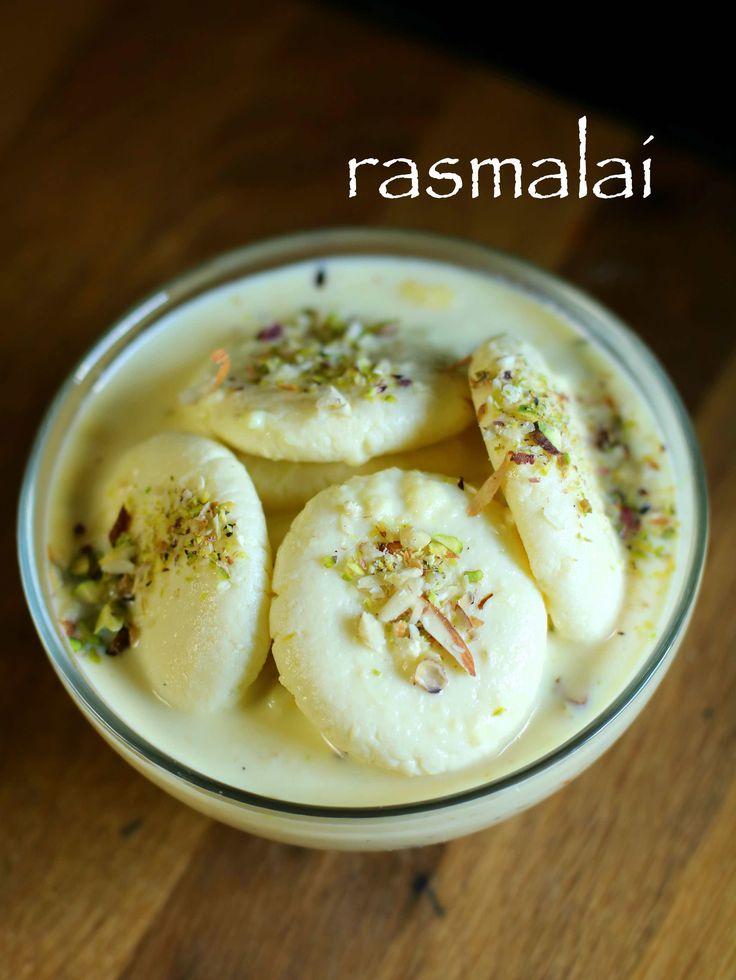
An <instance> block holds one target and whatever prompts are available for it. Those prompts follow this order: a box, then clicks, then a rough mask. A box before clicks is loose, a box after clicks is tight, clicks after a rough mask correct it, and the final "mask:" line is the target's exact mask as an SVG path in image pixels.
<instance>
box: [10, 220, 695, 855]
mask: <svg viewBox="0 0 736 980" xmlns="http://www.w3.org/2000/svg"><path fill="white" fill-rule="evenodd" d="M359 254H373V255H378V254H381V255H402V256H412V257H418V258H423V259H432V260H436V261H441V262H450V263H453V264H455V265H460V266H464V267H466V268H470V269H476V270H478V271H480V272H482V273H485V274H489V275H492V276H495V277H498V278H501V279H503V280H505V281H507V282H510V283H512V284H513V285H514V286H516V287H518V288H520V289H522V290H524V291H526V292H528V293H530V294H532V295H533V296H535V297H536V298H538V299H539V300H540V301H541V302H543V303H545V304H547V305H551V306H554V307H555V308H556V309H557V310H559V311H560V312H561V313H562V314H563V315H565V316H566V317H567V318H569V319H571V320H572V321H574V322H575V323H576V324H577V325H578V326H579V328H580V329H582V330H583V331H584V332H585V333H587V334H588V335H589V336H590V337H591V339H592V340H593V341H594V342H595V343H596V344H598V345H599V346H600V347H602V348H604V349H605V350H606V351H607V353H608V354H609V356H610V357H611V358H612V359H613V360H614V361H615V362H616V364H617V365H618V367H619V369H620V370H622V371H623V372H624V373H625V374H627V375H628V377H629V379H630V380H631V382H632V383H633V385H634V387H635V388H636V389H637V390H638V391H639V392H640V393H641V394H642V396H643V397H644V399H645V401H646V402H647V403H648V405H649V407H650V409H651V410H652V412H653V413H654V415H655V417H656V419H657V421H658V423H659V426H660V428H661V430H662V432H663V434H664V437H665V440H666V444H667V447H668V451H669V453H670V459H671V463H672V466H673V470H674V474H675V479H676V483H677V488H678V498H679V499H678V510H679V514H678V516H679V520H680V524H681V529H682V535H681V545H680V554H679V556H678V569H677V571H676V573H675V582H674V587H673V590H672V595H671V600H670V605H669V609H668V622H667V626H666V628H665V629H664V630H663V632H662V635H661V636H660V638H659V640H658V642H657V644H656V646H655V647H654V648H653V650H652V652H651V655H650V656H649V658H648V660H647V661H646V663H645V664H644V665H643V667H642V669H641V670H640V672H639V674H638V676H637V677H636V678H635V679H634V680H633V681H632V683H631V684H630V685H629V686H628V687H627V688H626V689H625V690H624V691H623V692H622V693H621V695H620V696H619V697H618V698H617V699H616V701H615V702H614V703H613V704H612V705H610V706H609V708H608V709H607V710H606V711H605V712H604V713H603V714H602V715H601V716H599V717H598V718H596V719H595V720H594V721H593V722H592V723H591V724H589V725H588V726H587V727H586V728H585V729H584V730H583V731H582V732H580V733H579V734H578V735H577V736H576V737H575V738H573V739H571V740H570V742H568V743H566V744H565V745H563V746H560V747H559V748H557V749H556V750H555V751H554V752H552V753H550V755H549V756H547V757H545V758H544V759H542V760H539V761H538V762H536V763H535V764H534V765H532V766H528V767H526V768H525V769H523V770H520V771H518V772H516V773H513V774H512V775H510V776H507V777H504V778H503V779H501V780H496V781H495V782H493V783H491V784H488V785H485V786H481V787H478V788H477V789H474V790H472V791H469V792H464V793H461V794H455V795H453V796H452V797H447V798H444V799H441V800H431V801H426V802H425V803H419V804H411V805H407V806H393V807H377V808H361V809H350V808H345V807H333V808H326V807H310V806H306V805H300V804H290V803H284V802H283V801H278V800H269V799H266V798H262V797H258V796H256V795H254V794H250V793H247V792H244V791H242V790H238V789H235V788H234V787H229V786H226V785H223V784H219V783H216V782H215V781H213V780H211V779H208V777H207V776H206V775H205V774H202V773H195V772H192V771H190V770H188V769H187V767H186V766H184V765H182V764H180V763H178V762H177V761H176V760H174V759H171V758H169V757H167V756H165V755H163V754H162V753H160V752H158V751H157V750H156V748H155V747H154V746H152V745H150V744H148V743H146V742H145V741H144V740H143V739H141V738H140V737H139V736H138V735H137V733H136V732H134V731H132V730H131V729H130V728H129V727H128V726H127V725H126V724H125V722H124V720H123V719H122V718H120V717H118V716H117V715H116V714H115V713H114V712H113V711H112V710H111V709H110V708H109V707H108V706H107V705H106V704H105V703H104V702H103V701H102V700H101V698H100V697H99V696H98V695H97V693H96V691H95V690H94V688H93V687H92V686H91V685H90V684H89V683H88V681H87V680H86V678H85V677H84V675H83V674H82V672H81V671H80V670H79V669H78V667H77V666H76V664H75V663H74V660H73V659H72V658H71V657H70V655H69V651H68V647H67V644H66V642H65V640H64V638H63V636H62V633H61V631H60V627H59V624H58V623H57V622H56V620H55V617H54V615H53V610H52V605H51V596H50V590H49V581H48V578H47V575H46V541H47V534H46V519H47V510H48V499H47V492H48V488H49V486H50V484H51V479H52V474H53V471H54V466H55V464H56V461H57V459H58V458H59V455H60V453H61V452H63V442H64V437H65V435H66V433H67V432H68V430H69V428H70V426H71V424H72V421H73V420H74V418H75V416H76V415H77V413H78V412H79V410H80V406H81V405H82V403H83V402H84V400H85V399H86V398H87V397H89V396H90V394H93V393H94V390H95V385H96V382H97V381H98V379H100V378H101V376H102V375H103V374H104V372H105V371H106V370H107V368H108V367H109V366H110V365H111V364H113V362H114V361H115V359H116V357H117V356H118V354H119V353H120V352H121V351H122V350H123V349H124V348H125V347H126V345H127V344H129V343H130V342H131V341H132V340H133V339H134V338H136V337H138V336H140V335H141V334H142V333H143V332H144V331H145V330H146V329H147V328H148V327H150V326H151V325H152V324H153V323H155V322H156V321H157V320H158V319H159V318H160V317H161V316H162V315H164V314H165V313H168V312H170V311H172V310H173V309H175V308H176V307H178V306H180V305H181V304H183V303H185V302H187V301H188V300H190V299H192V298H194V297H195V296H197V295H199V294H200V293H202V292H204V291H205V290H208V289H211V288H213V287H215V286H219V285H221V284H223V283H226V282H230V281H232V280H234V279H239V278H241V277H243V276H245V275H249V274H252V273H255V272H259V271H263V270H266V269H270V268H274V267H277V266H282V265H286V264H289V263H291V262H299V261H304V260H306V259H310V258H313V259H319V258H326V257H328V256H335V255H359ZM18 536H19V558H20V564H21V574H22V578H23V584H24V588H25V591H26V596H27V599H28V603H29V606H30V609H31V613H32V616H33V619H34V622H35V625H36V628H37V630H38V632H39V635H40V637H41V639H42V641H43V644H44V646H45V647H46V650H47V652H48V654H49V657H50V659H51V661H52V664H53V665H54V668H55V669H56V671H57V673H58V674H59V676H60V678H61V679H62V681H63V683H64V685H65V686H66V688H67V690H68V691H69V693H70V694H71V696H72V697H73V699H74V700H75V701H76V703H77V704H78V706H79V707H80V708H81V709H82V711H83V712H84V713H85V715H86V716H87V717H88V718H89V719H90V721H92V723H93V724H94V725H95V727H96V728H97V729H98V731H100V732H101V734H103V736H104V737H105V738H106V739H107V740H108V741H109V742H110V744H112V745H113V746H114V747H115V748H116V749H117V750H118V751H119V752H121V754H123V755H124V756H125V757H126V758H127V759H128V760H129V761H130V762H131V763H132V764H133V765H135V766H136V768H138V769H139V770H140V771H142V772H144V773H145V774H146V775H147V776H148V777H149V778H151V779H153V780H154V781H155V782H156V783H158V784H159V785H161V786H162V787H163V788H164V789H166V790H167V791H169V792H171V793H172V794H173V795H175V796H177V797H179V798H181V799H183V800H185V802H187V803H189V804H190V805H192V806H195V807H197V808H199V809H201V810H203V811H204V812H207V813H209V814H210V815H212V816H214V817H217V818H218V819H221V820H224V821H225V822H228V823H231V824H234V825H235V826H239V827H242V828H243V829H247V830H252V831H253V832H256V833H261V834H263V835H264V836H270V837H274V838H277V839H281V840H289V841H292V842H294V843H303V844H309V845H313V846H339V847H390V846H394V847H395V846H406V845H410V844H420V843H421V844H425V843H432V842H435V841H438V840H444V839H447V838H449V837H454V836H458V835H459V834H463V833H469V832H471V831H473V830H478V829H480V828H481V827H484V826H488V825H490V824H492V823H495V822H497V821H498V820H501V819H504V818H505V817H507V816H510V815H511V814H513V813H515V812H518V811H519V810H521V809H524V808H525V807H527V806H529V805H531V804H532V803H534V802H537V801H538V800H539V799H541V798H543V797H544V796H546V795H548V794H549V793H551V792H553V791H554V790H555V789H557V788H559V786H561V785H562V784H563V783H564V782H566V781H568V780H569V779H571V778H573V777H574V776H575V775H577V773H578V772H580V771H581V770H582V769H583V768H585V767H586V766H587V765H589V764H590V762H592V761H593V760H594V759H595V758H597V756H599V755H600V754H601V753H602V752H603V751H604V750H605V749H606V748H607V747H608V745H610V744H611V743H612V742H613V741H614V740H615V738H617V737H618V735H619V734H620V733H621V732H622V731H623V730H624V729H625V728H626V727H627V725H628V724H630V722H631V721H632V720H633V718H634V717H635V716H636V714H638V712H639V710H641V707H642V706H643V704H644V703H645V702H646V700H647V699H648V698H649V696H650V695H651V693H652V692H653V690H654V688H655V687H656V684H657V683H658V681H659V680H660V679H661V677H662V676H663V674H664V670H665V669H666V666H667V665H668V663H669V662H670V661H671V659H672V657H673V656H674V652H675V650H676V647H677V644H678V642H679V640H680V638H681V636H682V633H683V631H684V628H685V626H686V623H687V619H688V616H689V613H690V611H691V609H692V605H693V602H694V599H695V595H696V592H697V588H698V584H699V581H700V576H701V573H702V566H703V560H704V553H705V545H706V537H707V515H706V493H705V482H704V476H703V470H702V462H701V460H700V455H699V451H698V447H697V443H696V440H695V436H694V433H693V430H692V426H691V424H690V421H689V418H688V416H687V413H686V412H685V409H684V407H683V406H682V403H681V402H680V399H679V397H678V395H677V393H676V392H675V390H674V388H673V387H672V385H671V383H670V381H669V379H668V378H667V376H666V374H665V373H664V372H663V370H662V368H661V367H660V365H659V364H658V362H657V361H656V359H655V358H654V357H653V355H652V354H651V352H650V351H649V350H648V349H647V348H646V347H645V346H644V345H643V344H642V342H641V341H640V340H639V339H638V338H637V337H636V336H635V335H634V334H633V333H631V332H630V331H629V330H628V329H627V328H626V327H625V326H624V325H623V324H622V323H620V322H619V321H618V320H616V318H615V317H613V316H612V315H611V314H610V313H609V312H608V311H607V310H605V309H604V308H602V307H601V306H599V305H598V304H597V303H595V302H594V301H593V300H591V299H589V298H588V297H586V296H585V295H583V294H581V293H580V292H578V291H577V290H576V289H574V288H573V287H571V286H568V285H566V284H565V283H563V282H561V281H560V280H558V279H556V278H554V277H552V276H549V275H547V274H546V273H544V272H542V271H541V270H538V269H536V268H533V267H531V266H529V265H527V264H525V263H523V262H521V261H520V260H517V259H514V258H511V257H509V256H505V255H503V254H500V253H497V252H494V251H492V250H490V249H488V248H486V247H483V246H480V245H474V244H472V243H469V242H465V241H462V240H456V239H449V238H445V237H441V236H433V235H427V234H424V233H419V232H398V231H387V230H380V229H370V230H368V229H338V230H328V231H319V232H310V233H304V234H299V235H293V236H288V237H285V238H279V239H273V240H270V241H266V242H263V243H259V244H256V245H253V246H248V247H245V248H243V249H239V250H237V251H235V252H231V253H228V254H226V255H224V256H222V257H219V258H217V259H214V260H213V261H211V262H209V263H207V264H205V265H203V266H200V267H198V268H197V269H195V270H193V271H191V272H189V273H187V274H185V275H184V276H182V277H180V278H179V279H176V280H174V281H173V282H171V283H169V284H168V285H167V286H165V287H163V288H162V289H161V290H160V291H158V292H157V293H155V294H153V295H151V296H149V297H148V298H147V299H146V300H144V301H143V302H142V303H140V304H139V305H138V306H137V307H135V308H134V309H133V310H131V311H130V312H129V313H128V314H126V315H125V316H124V317H123V318H122V319H121V320H120V321H119V322H118V323H117V324H115V326H114V327H113V328H112V329H111V330H110V331H109V332H108V333H107V334H106V335H105V336H104V337H103V338H102V339H101V340H100V341H99V343H98V344H97V345H96V346H95V347H94V348H93V349H92V350H91V351H90V352H89V353H88V354H87V356H86V357H85V358H84V359H83V360H82V361H81V362H80V364H79V365H78V366H77V368H76V369H75V371H74V372H73V374H72V375H71V376H70V378H69V379H68V380H67V382H66V384H65V385H64V386H63V387H62V389H61V390H60V392H59V393H58V395H57V397H56V399H55V400H54V402H53V404H52V406H51V408H50V409H49V411H48V413H47V416H46V418H45V420H44V423H43V425H42V427H41V429H40V431H39V434H38V436H37V439H36V443H35V445H34V447H33V451H32V455H31V458H30V460H29V464H28V469H27V472H26V477H25V481H24V485H23V490H22V495H21V503H20V511H19V518H18Z"/></svg>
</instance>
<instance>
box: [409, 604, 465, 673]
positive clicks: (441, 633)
mask: <svg viewBox="0 0 736 980" xmlns="http://www.w3.org/2000/svg"><path fill="white" fill-rule="evenodd" d="M419 621H420V623H421V624H422V626H423V627H424V629H425V630H426V631H427V632H428V633H429V635H430V636H431V637H432V638H433V639H435V640H436V641H437V642H438V643H439V645H440V646H441V647H442V649H443V650H447V652H448V653H449V654H450V655H451V656H452V657H453V658H454V659H455V660H457V662H458V663H459V664H460V666H461V667H462V668H463V669H464V670H465V671H467V673H469V674H470V676H471V677H475V661H474V660H473V654H472V653H471V652H470V650H469V648H468V645H467V643H466V642H465V640H464V639H463V638H462V636H460V634H459V633H458V631H457V630H456V629H455V627H454V626H453V625H452V623H451V622H450V620H449V619H448V618H447V617H446V616H445V615H444V614H443V613H441V612H440V611H439V609H438V608H437V607H436V606H433V605H432V603H431V602H425V603H424V605H423V607H422V615H421V617H420V620H419Z"/></svg>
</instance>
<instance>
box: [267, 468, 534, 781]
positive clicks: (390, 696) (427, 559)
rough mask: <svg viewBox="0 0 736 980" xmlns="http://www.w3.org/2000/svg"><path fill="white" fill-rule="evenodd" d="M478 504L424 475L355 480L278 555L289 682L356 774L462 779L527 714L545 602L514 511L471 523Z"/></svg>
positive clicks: (277, 623)
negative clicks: (361, 768) (511, 516)
mask: <svg viewBox="0 0 736 980" xmlns="http://www.w3.org/2000/svg"><path fill="white" fill-rule="evenodd" d="M470 499H471V495H470V494H469V493H468V492H466V491H464V490H460V489H459V487H458V486H457V485H456V484H455V483H453V482H452V481H448V480H446V479H444V478H442V477H438V476H431V475H428V474H426V473H421V472H417V471H403V470H399V469H390V470H384V471H382V472H380V473H376V474H373V475H370V476H359V477H354V478H353V479H351V480H350V481H348V482H347V483H345V484H343V485H342V486H336V487H330V488H328V489H327V490H324V491H323V492H322V493H320V494H318V496H316V497H315V498H313V499H312V500H311V501H310V502H309V503H308V504H307V506H306V507H305V508H304V510H303V511H302V512H301V513H300V514H299V515H298V517H297V518H296V519H295V520H294V522H293V524H292V526H291V529H290V530H289V532H288V533H287V535H286V537H285V539H284V541H283V543H282V545H281V547H280V549H279V551H278V554H277V558H276V565H275V570H274V592H275V598H274V600H273V603H272V606H271V632H272V636H273V653H274V657H275V659H276V663H277V666H278V669H279V673H280V678H281V681H282V683H283V684H284V685H285V686H286V687H287V688H288V689H289V691H291V693H292V694H293V695H294V697H295V699H296V703H297V705H298V706H299V708H300V709H301V710H302V712H303V713H304V714H305V715H306V716H307V717H308V718H309V720H310V721H311V722H312V723H313V724H314V725H315V726H316V727H317V728H318V729H319V730H320V731H321V732H322V733H323V735H324V736H325V737H326V738H327V739H328V740H329V741H330V742H331V743H332V745H333V746H335V747H336V748H338V749H339V750H341V751H344V752H347V753H348V754H349V755H351V756H354V757H355V758H356V759H359V760H362V761H364V762H367V763H371V764H373V765H377V766H382V767H387V768H390V769H397V770H401V771H403V772H405V773H408V774H418V773H439V772H444V771H447V770H451V769H457V768H460V767H462V766H465V765H467V764H469V763H471V762H473V761H474V760H476V759H478V758H480V757H482V756H484V755H492V754H494V753H497V752H499V751H500V750H501V749H502V748H503V747H504V746H505V745H506V744H507V743H508V742H509V741H510V740H511V739H512V738H513V737H514V736H515V735H516V734H517V733H518V732H519V731H520V729H521V728H522V727H523V725H524V724H525V723H526V721H527V720H528V718H529V716H530V714H531V712H532V710H533V707H534V704H535V699H536V697H537V690H538V687H539V682H540V678H541V674H542V668H543V661H544V655H545V647H546V628H547V614H546V611H545V608H544V603H543V601H542V598H541V595H540V593H539V591H538V589H537V587H536V585H535V584H534V582H533V580H532V578H531V575H530V574H529V571H528V568H527V564H526V559H525V556H524V554H523V550H522V548H521V546H520V543H519V540H518V536H517V534H516V531H515V530H514V528H513V526H512V525H511V523H510V521H509V520H508V519H507V516H506V515H507V512H506V511H505V509H504V508H501V507H500V506H498V505H495V506H493V507H491V508H489V509H488V510H487V511H486V512H485V513H484V514H483V515H482V516H481V517H479V518H470V517H468V515H467V507H468V503H469V501H470ZM459 607H460V608H459ZM432 637H435V639H432ZM468 654H469V659H468ZM473 671H474V672H475V676H473V675H472V672H473Z"/></svg>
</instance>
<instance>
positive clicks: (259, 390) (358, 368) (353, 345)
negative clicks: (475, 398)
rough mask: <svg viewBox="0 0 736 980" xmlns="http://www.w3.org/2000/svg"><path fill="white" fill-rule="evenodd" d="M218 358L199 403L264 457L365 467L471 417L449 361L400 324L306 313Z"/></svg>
mask: <svg viewBox="0 0 736 980" xmlns="http://www.w3.org/2000/svg"><path fill="white" fill-rule="evenodd" d="M213 357H214V358H215V360H216V361H217V363H218V364H219V365H220V368H221V373H220V374H219V375H218V376H216V386H215V387H214V388H213V389H212V390H205V392H204V394H203V396H201V398H200V406H201V408H202V409H203V411H204V413H205V415H206V418H207V420H208V424H209V426H210V428H211V431H212V432H213V433H214V434H215V435H216V436H217V437H218V438H220V439H223V440H224V441H225V442H226V443H227V444H228V445H230V446H232V447H233V448H234V449H237V450H239V451H241V452H244V453H251V454H253V455H255V456H264V457H266V458H267V459H275V460H295V461H297V462H313V463H325V462H336V461H342V462H347V463H350V464H352V465H359V464H360V463H364V462H365V461H366V460H368V459H371V458H372V457H374V456H381V455H384V454H386V453H393V452H400V451H403V450H407V449H415V448H417V447H419V446H425V445H428V444H430V443H434V442H438V441H439V440H441V439H445V438H447V437H449V436H452V435H454V434H455V433H457V432H460V431H461V430H462V429H464V428H465V427H466V426H467V425H468V424H469V423H470V422H472V418H473V414H472V407H471V404H470V399H469V397H468V391H467V386H466V383H465V379H464V378H463V377H462V376H461V374H460V373H459V372H458V371H457V370H450V369H449V368H450V362H451V360H452V358H451V357H449V356H448V355H445V354H443V353H442V352H441V351H440V350H438V349H436V348H433V347H432V346H431V345H430V344H428V343H425V344H421V345H418V344H416V343H414V344H411V345H410V344H408V343H407V342H406V341H404V340H402V338H401V336H400V334H399V333H398V328H397V327H396V326H395V325H393V324H384V323H379V324H364V323H362V322H361V321H359V320H342V319H339V318H337V317H335V316H333V315H331V314H327V315H323V314H320V313H317V312H316V311H304V312H303V313H301V314H298V315H297V316H296V317H294V318H293V319H292V320H289V321H287V322H284V323H277V324H272V325H271V326H270V327H266V328H264V329H263V330H261V331H260V332H259V333H258V334H257V335H255V336H252V337H249V338H247V339H245V340H244V341H242V343H240V344H239V345H237V344H236V345H233V346H232V347H231V348H229V349H228V350H222V351H216V352H214V353H213Z"/></svg>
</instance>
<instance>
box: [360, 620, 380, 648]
mask: <svg viewBox="0 0 736 980" xmlns="http://www.w3.org/2000/svg"><path fill="white" fill-rule="evenodd" d="M358 636H359V637H360V639H361V640H362V641H363V643H364V644H365V645H366V646H367V647H368V648H369V649H370V650H375V651H377V652H380V651H381V650H382V649H383V648H384V646H385V637H384V635H383V627H382V626H381V624H380V623H379V622H378V620H377V619H376V617H375V616H371V614H370V613H368V612H363V613H361V614H360V618H359V619H358Z"/></svg>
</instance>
